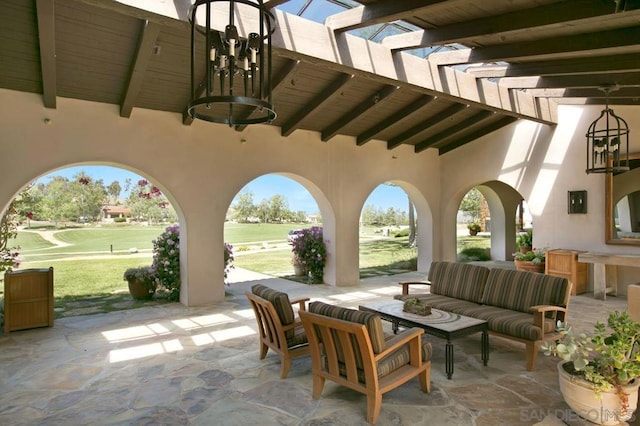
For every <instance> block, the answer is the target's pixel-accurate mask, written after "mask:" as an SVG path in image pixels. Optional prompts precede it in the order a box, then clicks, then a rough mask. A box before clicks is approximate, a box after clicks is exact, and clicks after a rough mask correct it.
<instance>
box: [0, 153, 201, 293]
mask: <svg viewBox="0 0 640 426" xmlns="http://www.w3.org/2000/svg"><path fill="white" fill-rule="evenodd" d="M82 166H108V167H114V168H119V169H124V170H128V171H130V172H133V173H135V174H137V175H140V176H142V177H144V178H145V179H147V180H149V181H150V182H153V184H154V185H155V186H157V187H158V188H159V189H160V191H162V193H163V194H164V195H165V196H166V197H167V199H168V200H169V202H170V203H171V205H172V207H173V208H174V209H175V211H176V214H177V216H178V223H179V225H180V229H181V232H180V234H181V235H180V239H181V245H180V246H181V247H180V277H181V296H180V300H181V301H182V292H183V291H184V292H185V293H186V292H187V291H188V285H189V281H188V273H187V269H186V265H187V259H188V249H187V245H186V244H184V240H183V235H186V228H187V221H186V219H185V215H184V213H183V211H182V208H181V206H180V203H179V202H178V200H177V199H176V197H175V196H174V195H173V194H172V193H171V191H170V190H169V189H168V188H167V187H166V186H165V185H164V184H163V183H162V180H161V179H158V178H156V177H154V176H153V175H152V174H150V173H147V172H145V171H144V170H141V169H139V168H137V167H134V166H131V165H129V164H125V163H119V162H109V161H96V160H87V161H77V162H72V163H69V164H63V165H60V164H56V165H55V166H51V167H49V168H48V167H47V166H46V165H43V166H41V167H37V168H32V169H29V172H30V173H29V174H28V179H27V180H26V181H23V182H18V181H17V180H12V181H11V182H10V183H11V185H13V188H15V191H14V193H13V195H12V196H11V197H10V198H9V199H8V200H0V202H1V203H2V204H1V205H2V213H3V214H4V211H5V210H6V208H7V207H8V206H9V204H10V203H11V201H12V200H13V199H14V198H15V197H16V196H17V195H18V194H19V193H20V192H21V191H22V190H24V189H25V188H26V187H27V186H29V185H30V184H31V183H32V182H34V181H36V180H37V179H39V178H41V177H42V176H46V175H48V174H51V173H55V172H56V171H58V170H63V169H66V168H69V167H82ZM16 185H18V186H16Z"/></svg>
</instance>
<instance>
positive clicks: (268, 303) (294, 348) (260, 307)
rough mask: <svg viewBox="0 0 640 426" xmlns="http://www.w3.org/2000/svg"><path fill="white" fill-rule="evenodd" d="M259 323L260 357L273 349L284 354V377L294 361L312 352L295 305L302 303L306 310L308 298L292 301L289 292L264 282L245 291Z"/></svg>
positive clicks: (301, 307) (282, 374) (282, 355)
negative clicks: (265, 284)
mask: <svg viewBox="0 0 640 426" xmlns="http://www.w3.org/2000/svg"><path fill="white" fill-rule="evenodd" d="M245 295H246V296H247V299H249V302H250V303H251V307H252V308H253V312H254V313H255V315H256V321H257V322H258V334H259V337H260V359H264V358H265V357H266V356H267V352H268V351H269V349H271V350H273V351H274V352H275V353H277V354H278V355H280V357H281V359H282V360H281V370H280V378H282V379H285V378H286V377H287V374H289V370H290V369H291V360H292V359H293V358H295V357H298V356H302V355H307V354H309V344H308V342H307V336H306V334H305V330H304V326H303V325H302V322H300V320H299V319H296V318H295V314H294V312H293V308H292V305H295V304H298V305H299V309H300V311H304V310H305V304H306V302H307V301H308V300H309V299H308V298H300V299H295V300H289V296H288V295H287V294H286V293H282V292H280V291H276V290H273V289H270V288H269V287H265V286H263V285H260V284H256V285H254V286H253V287H251V293H249V292H248V291H247V292H245Z"/></svg>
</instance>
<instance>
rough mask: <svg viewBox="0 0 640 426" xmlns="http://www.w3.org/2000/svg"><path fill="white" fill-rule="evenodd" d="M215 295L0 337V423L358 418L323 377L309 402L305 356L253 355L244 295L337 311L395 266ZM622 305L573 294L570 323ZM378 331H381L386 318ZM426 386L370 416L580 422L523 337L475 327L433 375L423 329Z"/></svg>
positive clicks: (354, 405) (240, 275)
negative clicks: (305, 300) (340, 280)
mask: <svg viewBox="0 0 640 426" xmlns="http://www.w3.org/2000/svg"><path fill="white" fill-rule="evenodd" d="M233 274H234V275H233V276H232V277H231V278H232V280H233V281H235V282H234V284H232V285H231V287H230V288H228V291H227V297H226V300H225V301H224V302H223V303H219V304H215V305H210V306H202V307H192V308H188V307H185V306H182V305H180V304H167V305H158V306H150V307H143V308H139V309H132V310H126V311H118V312H111V313H107V314H98V315H86V316H77V317H68V318H62V319H59V320H56V322H55V326H54V327H53V328H41V329H33V330H25V331H19V332H12V333H9V334H5V335H0V425H87V424H116V425H128V424H133V425H155V424H157V425H181V424H185V425H187V424H193V425H234V426H235V425H359V424H366V422H365V419H364V417H365V407H366V401H365V398H364V396H362V395H361V394H358V393H356V392H353V391H351V390H348V389H345V388H342V387H339V386H337V385H335V384H333V383H329V382H328V383H327V384H326V385H325V388H324V392H323V394H322V396H321V398H320V399H319V400H313V399H312V398H311V375H310V369H311V360H310V358H309V357H302V358H298V359H296V360H294V362H293V366H292V369H291V372H290V373H289V376H288V378H287V379H285V380H280V378H279V373H280V360H279V358H278V357H277V356H276V355H273V354H271V353H269V354H268V355H267V357H266V359H264V360H262V361H261V360H259V359H258V340H257V337H256V323H255V319H254V316H253V312H252V311H251V309H250V307H249V305H248V303H247V300H246V298H245V297H244V291H245V290H247V289H249V288H250V287H251V285H253V284H255V283H257V282H260V283H262V284H264V285H267V286H270V287H273V288H277V289H279V290H282V291H285V292H287V293H289V294H290V296H291V297H297V296H307V297H310V298H311V299H312V300H324V301H328V302H330V303H334V304H339V305H342V306H348V307H357V306H358V304H359V303H360V302H361V301H371V300H376V299H382V298H391V297H392V296H393V295H395V294H398V293H399V292H400V287H399V286H398V285H397V282H398V281H402V280H409V279H421V278H423V274H420V273H408V274H402V275H395V276H390V277H376V278H368V279H364V280H362V282H361V283H360V284H359V285H357V286H353V287H340V288H335V287H330V286H326V285H314V286H308V285H302V284H298V283H294V282H291V281H286V280H280V279H274V278H269V277H264V276H259V275H257V274H252V273H247V272H246V271H233ZM624 309H626V300H625V299H623V298H616V297H609V298H607V300H606V301H597V300H594V299H593V298H592V296H591V295H589V294H586V295H579V296H575V297H573V298H572V300H571V305H570V312H571V314H570V317H569V318H570V321H571V322H572V324H573V325H574V327H576V328H578V329H585V330H590V329H591V327H592V325H593V324H594V323H595V322H596V321H598V320H604V319H606V317H607V314H608V312H610V311H612V310H624ZM389 328H390V327H389ZM432 343H433V346H434V357H433V360H432V373H431V377H432V391H431V393H430V394H424V393H422V392H421V391H420V389H419V384H418V382H417V379H414V380H413V381H411V382H409V383H407V384H405V385H403V386H402V387H400V388H398V389H396V390H394V391H391V392H389V393H387V394H385V395H384V397H383V404H382V410H381V414H380V417H379V420H378V424H379V425H426V424H429V425H533V424H539V425H562V424H564V423H567V424H570V425H586V424H590V423H588V422H586V421H584V420H581V419H579V418H578V417H577V416H576V415H575V414H573V413H572V412H571V410H570V409H569V408H568V407H567V406H566V405H565V403H564V402H563V401H562V397H561V395H560V393H559V389H558V383H557V373H556V363H557V360H555V359H551V358H548V357H545V356H543V355H542V354H540V356H539V357H538V362H537V365H536V368H535V370H534V371H532V372H528V371H526V369H525V353H524V346H523V345H521V344H518V343H515V342H510V341H506V340H503V339H500V338H496V337H492V338H491V352H490V359H489V365H488V366H487V367H484V366H483V365H482V361H481V359H480V335H479V334H478V335H474V336H470V337H466V338H463V339H460V340H456V341H455V373H454V375H453V378H452V380H447V379H446V375H445V372H444V341H442V340H440V339H437V338H432Z"/></svg>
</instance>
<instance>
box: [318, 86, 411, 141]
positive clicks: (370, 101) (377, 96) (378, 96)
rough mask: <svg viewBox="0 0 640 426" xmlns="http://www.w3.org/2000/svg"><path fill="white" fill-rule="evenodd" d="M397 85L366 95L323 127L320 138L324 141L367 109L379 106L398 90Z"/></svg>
mask: <svg viewBox="0 0 640 426" xmlns="http://www.w3.org/2000/svg"><path fill="white" fill-rule="evenodd" d="M398 89H399V87H398V86H385V87H383V88H382V89H381V90H379V91H378V92H376V93H374V94H373V95H372V96H370V97H368V98H367V99H365V100H364V101H362V102H361V103H360V105H358V106H357V107H355V108H354V109H353V110H351V111H350V112H349V113H348V114H345V115H344V116H342V117H340V118H339V119H338V120H336V121H335V122H333V123H332V124H330V125H329V126H328V127H327V128H325V129H323V130H322V132H321V135H322V136H321V139H322V140H323V141H324V142H326V141H328V140H329V139H331V138H332V137H334V136H335V135H337V134H338V132H339V131H340V130H342V128H343V127H344V126H346V125H347V124H349V123H351V122H352V121H353V120H355V119H357V118H358V117H360V116H361V115H364V114H365V113H366V112H367V111H369V110H371V109H372V108H374V107H377V106H379V105H380V104H382V103H383V102H384V100H385V99H387V98H388V97H389V96H391V95H393V94H394V93H396V90H398Z"/></svg>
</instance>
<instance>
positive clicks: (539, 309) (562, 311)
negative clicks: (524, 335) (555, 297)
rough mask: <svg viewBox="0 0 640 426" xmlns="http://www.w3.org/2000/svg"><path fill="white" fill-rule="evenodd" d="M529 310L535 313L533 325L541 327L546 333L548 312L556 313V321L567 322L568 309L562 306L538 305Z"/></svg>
mask: <svg viewBox="0 0 640 426" xmlns="http://www.w3.org/2000/svg"><path fill="white" fill-rule="evenodd" d="M529 310H530V311H531V312H532V313H533V325H535V326H538V327H540V328H541V329H542V330H543V333H544V327H543V323H544V317H545V315H546V314H547V312H554V313H555V315H554V317H555V319H556V320H562V321H565V317H566V314H567V308H563V307H562V306H555V305H536V306H531V307H530V308H529Z"/></svg>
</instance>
